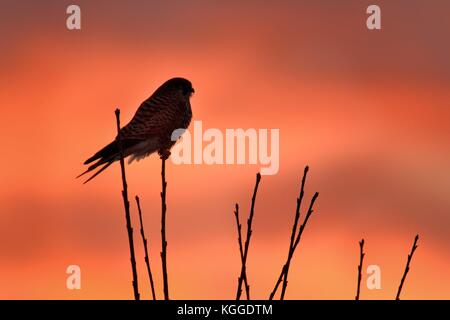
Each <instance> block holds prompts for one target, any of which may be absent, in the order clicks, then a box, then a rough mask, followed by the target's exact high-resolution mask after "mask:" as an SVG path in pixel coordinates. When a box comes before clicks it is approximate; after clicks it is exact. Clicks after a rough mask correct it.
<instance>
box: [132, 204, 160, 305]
mask: <svg viewBox="0 0 450 320" xmlns="http://www.w3.org/2000/svg"><path fill="white" fill-rule="evenodd" d="M136 204H137V207H138V211H139V223H140V224H141V236H142V242H143V243H144V251H145V258H144V260H145V264H146V265H147V272H148V277H149V279H150V287H151V289H152V297H153V300H156V294H155V284H154V282H153V275H152V269H151V268H150V259H149V257H148V247H147V238H146V237H145V232H144V223H143V222H142V211H141V203H140V201H139V197H138V196H136Z"/></svg>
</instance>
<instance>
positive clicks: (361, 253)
mask: <svg viewBox="0 0 450 320" xmlns="http://www.w3.org/2000/svg"><path fill="white" fill-rule="evenodd" d="M364 256H365V253H364V239H361V241H360V242H359V266H358V286H357V288H356V297H355V300H359V292H360V288H361V277H362V266H363V261H364Z"/></svg>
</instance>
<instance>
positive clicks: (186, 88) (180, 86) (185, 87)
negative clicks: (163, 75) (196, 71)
mask: <svg viewBox="0 0 450 320" xmlns="http://www.w3.org/2000/svg"><path fill="white" fill-rule="evenodd" d="M162 86H163V87H170V88H171V89H172V90H174V89H175V90H179V91H180V93H181V94H182V95H183V96H184V97H186V98H190V97H191V96H192V94H193V93H194V92H195V90H194V88H193V87H192V83H191V82H190V81H189V80H187V79H184V78H172V79H170V80H168V81H166V83H164V84H163V85H162Z"/></svg>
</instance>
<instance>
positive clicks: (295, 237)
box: [269, 166, 319, 300]
mask: <svg viewBox="0 0 450 320" xmlns="http://www.w3.org/2000/svg"><path fill="white" fill-rule="evenodd" d="M308 171H309V167H308V166H306V167H305V170H304V172H303V178H302V184H301V188H300V195H299V197H298V198H297V208H296V212H295V219H294V225H293V227H292V233H291V241H290V244H289V251H288V257H287V259H286V263H285V264H284V265H283V268H282V269H281V272H280V275H279V276H278V280H277V282H276V283H275V287H274V289H273V290H272V292H271V293H270V296H269V299H270V300H273V298H274V296H275V294H276V292H277V291H278V288H279V286H280V284H281V282H283V286H282V291H281V296H280V300H284V296H285V294H286V288H287V284H288V281H287V279H288V275H289V268H290V264H291V260H292V257H293V256H294V252H295V249H297V246H298V244H299V243H300V239H301V236H302V234H303V230H304V229H305V227H306V224H307V223H308V220H309V217H310V216H311V214H312V213H313V207H314V203H315V202H316V199H317V197H318V196H319V193H318V192H316V193H315V194H314V196H313V197H312V199H311V203H310V205H309V209H308V211H307V213H306V217H305V220H304V221H303V224H301V225H300V227H299V228H298V230H297V226H298V223H299V219H300V208H301V204H302V201H303V196H304V189H305V182H306V176H307V174H308Z"/></svg>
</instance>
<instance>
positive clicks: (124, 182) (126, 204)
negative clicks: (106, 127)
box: [115, 109, 140, 300]
mask: <svg viewBox="0 0 450 320" xmlns="http://www.w3.org/2000/svg"><path fill="white" fill-rule="evenodd" d="M115 114H116V122H117V144H118V146H119V155H120V168H121V172H122V185H123V190H122V197H123V205H124V207H125V218H126V223H127V232H128V242H129V245H130V256H131V257H130V260H131V270H132V272H133V291H134V298H135V300H139V299H140V295H139V290H138V278H137V270H136V257H135V254H134V241H133V228H132V227H131V217H130V202H129V201H128V188H127V179H126V176H125V162H124V160H123V149H122V141H121V135H120V110H119V109H116V111H115Z"/></svg>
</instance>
